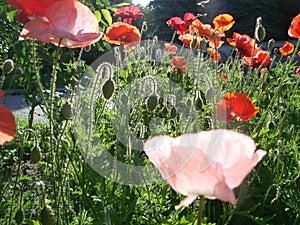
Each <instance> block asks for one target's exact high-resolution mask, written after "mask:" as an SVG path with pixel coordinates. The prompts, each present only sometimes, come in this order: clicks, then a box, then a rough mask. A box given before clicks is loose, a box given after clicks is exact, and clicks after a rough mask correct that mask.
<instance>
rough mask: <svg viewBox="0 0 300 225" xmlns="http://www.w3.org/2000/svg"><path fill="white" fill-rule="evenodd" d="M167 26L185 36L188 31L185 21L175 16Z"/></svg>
mask: <svg viewBox="0 0 300 225" xmlns="http://www.w3.org/2000/svg"><path fill="white" fill-rule="evenodd" d="M167 24H168V25H169V26H170V27H171V28H172V29H173V30H176V31H177V34H185V33H186V32H187V30H188V28H187V26H186V24H185V22H184V20H182V19H181V18H180V17H178V16H175V17H172V18H171V19H169V20H168V21H167Z"/></svg>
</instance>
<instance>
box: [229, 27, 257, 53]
mask: <svg viewBox="0 0 300 225" xmlns="http://www.w3.org/2000/svg"><path fill="white" fill-rule="evenodd" d="M227 41H228V43H229V44H230V45H233V46H235V47H236V51H237V52H239V53H240V54H241V55H242V56H246V57H251V56H252V53H253V49H254V48H255V47H256V45H255V40H254V39H253V38H250V36H249V35H247V34H239V33H235V32H234V33H233V38H227Z"/></svg>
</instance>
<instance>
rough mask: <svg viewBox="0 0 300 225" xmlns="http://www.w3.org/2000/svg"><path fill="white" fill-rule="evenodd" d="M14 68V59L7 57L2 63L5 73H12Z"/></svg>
mask: <svg viewBox="0 0 300 225" xmlns="http://www.w3.org/2000/svg"><path fill="white" fill-rule="evenodd" d="M13 69H14V61H12V60H11V59H7V60H5V61H4V63H3V65H2V70H3V72H4V73H10V72H11V71H13Z"/></svg>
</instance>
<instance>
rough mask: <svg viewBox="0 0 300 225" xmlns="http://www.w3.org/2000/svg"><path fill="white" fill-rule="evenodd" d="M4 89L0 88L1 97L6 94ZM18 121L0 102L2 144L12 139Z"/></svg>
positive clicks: (0, 143)
mask: <svg viewBox="0 0 300 225" xmlns="http://www.w3.org/2000/svg"><path fill="white" fill-rule="evenodd" d="M4 94H5V93H4V91H2V90H0V98H1V97H3V96H4ZM16 131H17V129H16V121H15V117H14V115H13V114H12V112H11V111H10V110H9V109H7V108H6V107H5V106H4V105H3V104H0V145H3V144H4V142H7V141H11V140H12V139H13V137H14V135H15V134H16Z"/></svg>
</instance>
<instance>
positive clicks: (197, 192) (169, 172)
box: [144, 129, 266, 210]
mask: <svg viewBox="0 0 300 225" xmlns="http://www.w3.org/2000/svg"><path fill="white" fill-rule="evenodd" d="M144 151H145V153H146V155H147V156H148V158H149V160H150V161H151V162H152V163H153V165H154V166H155V167H156V168H157V169H158V171H159V173H160V174H161V176H162V178H163V179H165V180H166V181H167V182H168V184H169V185H170V186H171V187H172V188H173V189H174V190H175V191H176V192H178V193H180V194H182V195H185V196H187V197H186V198H184V199H183V200H182V201H181V202H180V204H179V205H177V206H175V209H176V210H177V209H179V208H181V207H182V206H188V205H189V204H191V203H192V202H193V201H194V200H195V199H196V198H197V197H198V196H205V197H207V198H210V199H215V198H217V199H219V200H221V201H224V202H229V203H231V204H233V205H236V204H237V199H236V197H235V194H234V191H233V189H234V188H236V187H238V186H239V185H240V184H241V183H242V182H243V180H244V179H245V178H246V176H247V175H248V174H249V173H250V172H251V170H252V169H253V168H254V167H255V166H256V164H257V163H258V162H259V161H260V160H261V159H262V158H263V157H264V156H265V154H266V151H263V150H260V149H258V150H256V145H255V142H254V140H253V139H252V138H251V137H249V136H247V135H244V134H241V133H238V132H235V131H231V130H225V129H218V130H210V131H202V132H199V133H192V134H183V135H181V136H179V137H176V138H172V137H169V136H166V135H164V136H156V137H153V138H151V139H149V140H147V141H146V142H145V144H144Z"/></svg>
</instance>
